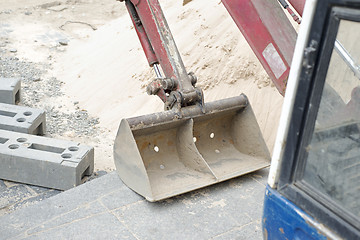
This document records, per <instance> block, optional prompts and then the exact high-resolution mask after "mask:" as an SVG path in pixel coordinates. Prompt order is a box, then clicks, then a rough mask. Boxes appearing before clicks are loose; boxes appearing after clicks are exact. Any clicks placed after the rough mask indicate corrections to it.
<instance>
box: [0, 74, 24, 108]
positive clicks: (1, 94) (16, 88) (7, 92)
mask: <svg viewBox="0 0 360 240" xmlns="http://www.w3.org/2000/svg"><path fill="white" fill-rule="evenodd" d="M20 88H21V81H20V79H18V78H0V103H7V104H16V103H18V102H20Z"/></svg>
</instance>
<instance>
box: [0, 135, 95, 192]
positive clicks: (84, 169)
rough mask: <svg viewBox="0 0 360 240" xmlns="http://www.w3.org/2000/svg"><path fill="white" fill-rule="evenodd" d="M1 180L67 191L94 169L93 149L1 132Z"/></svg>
mask: <svg viewBox="0 0 360 240" xmlns="http://www.w3.org/2000/svg"><path fill="white" fill-rule="evenodd" d="M0 166H1V167H0V179H5V180H9V181H14V182H21V183H26V184H31V185H36V186H42V187H47V188H53V189H59V190H67V189H70V188H73V187H75V186H77V185H79V184H81V183H82V179H83V177H84V176H88V175H91V173H92V172H93V170H94V148H93V147H89V146H85V145H82V144H79V143H75V142H70V141H65V140H58V139H52V138H46V137H40V136H34V135H29V134H23V133H16V132H9V131H4V130H0Z"/></svg>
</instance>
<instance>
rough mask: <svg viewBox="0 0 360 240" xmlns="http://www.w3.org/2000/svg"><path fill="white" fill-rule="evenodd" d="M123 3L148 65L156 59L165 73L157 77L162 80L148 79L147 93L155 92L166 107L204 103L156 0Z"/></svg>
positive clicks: (137, 0) (155, 62)
mask: <svg viewBox="0 0 360 240" xmlns="http://www.w3.org/2000/svg"><path fill="white" fill-rule="evenodd" d="M125 4H126V6H127V9H128V11H129V15H130V17H131V19H132V21H133V24H134V27H135V30H136V32H137V34H138V37H139V40H140V43H141V45H142V47H143V50H144V52H145V55H146V58H147V60H148V63H149V65H150V66H153V65H154V64H157V63H159V64H160V66H161V68H162V70H163V72H164V75H165V77H164V79H160V80H164V81H160V80H159V81H153V82H152V83H150V85H149V87H148V93H149V94H154V95H155V94H156V95H158V96H159V97H160V99H161V100H162V101H163V102H164V103H165V108H166V109H172V108H173V107H177V108H180V107H184V106H188V105H194V104H197V103H200V104H203V103H202V92H201V90H198V89H196V88H195V86H194V85H195V82H196V81H194V78H193V74H192V75H190V76H189V74H188V73H187V71H186V69H185V66H184V63H183V61H182V59H181V56H180V53H179V51H178V49H177V46H176V43H175V40H174V38H173V36H172V34H171V31H170V28H169V26H168V24H167V21H166V19H165V16H164V14H163V12H162V9H161V6H160V4H159V2H158V0H126V1H125ZM158 73H159V72H158ZM160 82H163V83H165V85H166V86H164V84H160ZM168 82H171V83H172V84H170V85H168V84H166V83H168ZM188 95H191V96H194V97H191V98H189V97H187V96H188Z"/></svg>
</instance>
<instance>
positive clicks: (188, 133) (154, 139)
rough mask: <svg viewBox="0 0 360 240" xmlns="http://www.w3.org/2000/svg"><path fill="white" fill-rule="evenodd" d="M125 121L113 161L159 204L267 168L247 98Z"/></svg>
mask: <svg viewBox="0 0 360 240" xmlns="http://www.w3.org/2000/svg"><path fill="white" fill-rule="evenodd" d="M204 109H205V113H202V110H201V109H200V108H199V107H197V106H190V107H186V108H182V109H181V112H180V113H177V112H175V111H166V112H160V113H154V114H150V115H146V116H141V117H136V118H130V119H123V120H122V121H121V124H120V127H119V131H118V134H117V137H116V140H115V146H114V158H115V165H116V169H117V172H118V174H119V176H120V178H121V179H122V180H123V181H124V183H125V184H126V185H127V186H129V187H130V188H131V189H133V190H134V191H135V192H137V193H139V194H140V195H142V196H144V197H146V199H147V200H149V201H158V200H161V199H165V198H168V197H171V196H175V195H178V194H181V193H185V192H189V191H192V190H195V189H198V188H201V187H204V186H208V185H211V184H214V183H217V182H220V181H224V180H227V179H230V178H233V177H237V176H240V175H243V174H246V173H249V172H253V171H256V170H258V169H261V168H264V167H267V166H269V164H270V156H269V152H268V150H267V147H266V145H265V142H264V139H263V138H262V135H261V132H260V129H259V126H258V124H257V122H256V119H255V116H254V113H253V112H252V109H251V106H250V105H249V104H248V101H247V98H246V96H245V95H241V96H238V97H234V98H229V99H224V100H219V101H215V102H211V103H207V104H206V105H205V108H204Z"/></svg>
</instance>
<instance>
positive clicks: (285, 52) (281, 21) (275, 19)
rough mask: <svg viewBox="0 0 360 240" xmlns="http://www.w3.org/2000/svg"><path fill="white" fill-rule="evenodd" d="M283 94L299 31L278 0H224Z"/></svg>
mask: <svg viewBox="0 0 360 240" xmlns="http://www.w3.org/2000/svg"><path fill="white" fill-rule="evenodd" d="M222 2H223V4H224V5H225V7H226V9H227V10H228V11H229V13H230V15H231V17H232V18H233V19H234V21H235V23H236V25H237V26H238V27H239V29H240V31H241V32H242V34H243V35H244V37H245V39H246V40H247V42H248V43H249V45H250V47H251V49H252V50H253V51H254V53H255V55H256V57H257V58H258V59H259V61H260V62H261V64H262V66H263V67H264V69H265V70H266V72H267V74H268V75H269V76H270V78H271V80H272V81H273V82H274V84H275V86H276V88H277V89H278V91H279V92H280V93H281V94H284V93H285V89H286V84H287V78H288V75H289V70H290V65H291V60H292V57H293V53H294V49H295V42H296V38H297V34H296V32H295V30H294V28H293V27H292V25H291V23H290V22H289V20H288V19H287V17H286V15H285V13H284V12H283V10H282V9H281V7H280V5H279V4H278V2H277V1H276V0H272V1H262V0H252V1H250V0H222Z"/></svg>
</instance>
